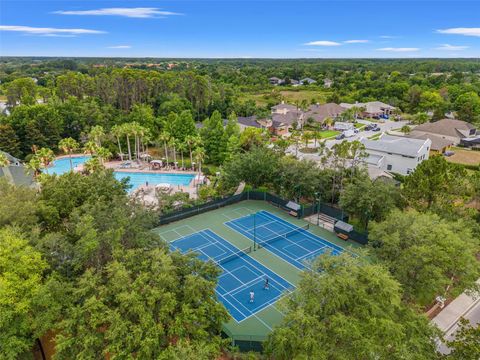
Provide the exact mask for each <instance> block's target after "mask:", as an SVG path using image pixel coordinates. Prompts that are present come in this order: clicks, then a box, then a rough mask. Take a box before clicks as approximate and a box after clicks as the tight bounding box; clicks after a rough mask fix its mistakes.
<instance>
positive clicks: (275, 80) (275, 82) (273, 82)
mask: <svg viewBox="0 0 480 360" xmlns="http://www.w3.org/2000/svg"><path fill="white" fill-rule="evenodd" d="M268 82H269V83H270V85H281V84H283V83H284V82H285V80H283V79H280V78H278V77H275V76H273V77H271V78H269V79H268Z"/></svg>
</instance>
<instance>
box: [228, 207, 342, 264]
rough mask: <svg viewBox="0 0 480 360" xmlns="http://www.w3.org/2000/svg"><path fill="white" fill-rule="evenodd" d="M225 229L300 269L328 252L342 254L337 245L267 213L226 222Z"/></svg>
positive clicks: (258, 213)
mask: <svg viewBox="0 0 480 360" xmlns="http://www.w3.org/2000/svg"><path fill="white" fill-rule="evenodd" d="M225 225H227V226H228V227H230V228H232V229H233V230H235V231H238V232H239V233H241V234H242V235H244V236H246V237H247V238H249V239H251V240H254V239H255V241H256V243H257V245H259V247H263V248H264V249H266V250H268V251H270V252H272V253H274V254H275V255H277V256H279V257H281V258H282V259H284V260H285V261H287V262H289V263H290V264H292V265H294V266H296V267H297V268H299V269H305V268H308V263H309V261H311V260H313V259H314V258H316V257H317V256H319V255H321V254H323V253H326V252H329V253H330V254H331V255H339V254H340V253H342V252H343V251H344V249H343V248H341V247H340V246H338V245H335V244H332V243H331V242H329V241H326V240H324V239H322V238H321V237H319V236H317V235H315V234H313V233H311V232H309V231H308V226H305V227H299V226H296V225H293V224H292V223H290V222H288V221H286V220H284V219H282V218H280V217H278V216H276V215H274V214H272V213H270V212H268V211H263V210H262V211H259V212H257V213H254V214H250V215H247V216H243V217H241V218H238V219H235V220H231V221H227V222H226V223H225Z"/></svg>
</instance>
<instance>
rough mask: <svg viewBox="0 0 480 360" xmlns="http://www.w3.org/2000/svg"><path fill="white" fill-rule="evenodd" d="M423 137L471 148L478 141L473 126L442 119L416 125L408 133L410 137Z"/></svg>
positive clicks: (458, 121)
mask: <svg viewBox="0 0 480 360" xmlns="http://www.w3.org/2000/svg"><path fill="white" fill-rule="evenodd" d="M423 135H426V136H428V137H434V136H435V137H438V138H441V139H444V140H447V141H448V142H450V143H451V145H459V144H461V145H466V146H469V145H470V146H473V145H474V144H475V142H477V141H478V139H479V137H478V136H477V129H476V128H475V126H473V125H472V124H470V123H467V122H465V121H461V120H454V119H442V120H438V121H435V122H431V123H426V124H422V125H418V126H416V127H415V128H414V129H413V130H412V132H411V133H410V136H412V137H419V136H423ZM432 141H433V140H432Z"/></svg>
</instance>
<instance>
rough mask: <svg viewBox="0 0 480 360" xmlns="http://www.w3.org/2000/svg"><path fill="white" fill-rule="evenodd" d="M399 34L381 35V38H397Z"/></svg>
mask: <svg viewBox="0 0 480 360" xmlns="http://www.w3.org/2000/svg"><path fill="white" fill-rule="evenodd" d="M397 37H398V36H392V35H380V38H382V39H396V38H397Z"/></svg>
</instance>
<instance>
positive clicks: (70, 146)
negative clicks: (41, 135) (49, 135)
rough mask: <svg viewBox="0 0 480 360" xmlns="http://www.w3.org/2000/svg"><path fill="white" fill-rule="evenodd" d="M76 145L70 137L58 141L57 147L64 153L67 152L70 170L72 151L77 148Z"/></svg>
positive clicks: (71, 166) (71, 168)
mask: <svg viewBox="0 0 480 360" xmlns="http://www.w3.org/2000/svg"><path fill="white" fill-rule="evenodd" d="M78 147H79V145H78V142H77V141H76V140H75V139H73V138H71V137H68V138H65V139H62V140H60V142H59V143H58V148H59V149H60V150H62V151H63V152H64V153H65V154H66V155H67V154H68V158H69V160H70V171H73V163H72V153H73V152H74V151H75V150H77V149H78Z"/></svg>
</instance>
